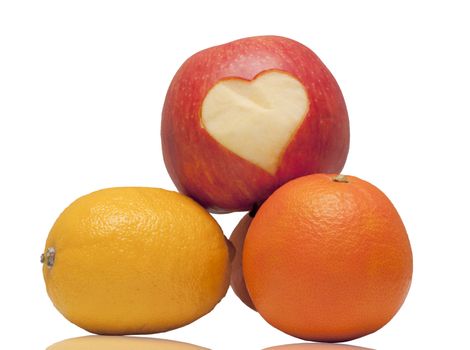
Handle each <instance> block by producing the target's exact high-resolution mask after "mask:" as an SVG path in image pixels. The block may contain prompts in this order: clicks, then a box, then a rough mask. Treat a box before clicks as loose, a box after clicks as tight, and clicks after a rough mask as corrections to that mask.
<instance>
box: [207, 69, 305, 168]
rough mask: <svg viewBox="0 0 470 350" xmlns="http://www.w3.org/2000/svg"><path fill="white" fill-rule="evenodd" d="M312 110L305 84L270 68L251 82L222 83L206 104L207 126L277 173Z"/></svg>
mask: <svg viewBox="0 0 470 350" xmlns="http://www.w3.org/2000/svg"><path fill="white" fill-rule="evenodd" d="M308 108H309V100H308V96H307V92H306V90H305V88H304V86H303V85H302V83H301V82H300V81H299V80H297V79H296V78H295V77H293V76H292V75H290V74H289V73H286V72H283V71H278V70H270V71H266V72H263V73H261V74H259V75H258V76H257V77H256V78H255V79H253V80H251V81H248V80H244V79H239V78H228V79H223V80H221V81H219V82H217V83H216V84H215V85H214V86H213V87H212V88H211V89H210V90H209V92H208V93H207V95H206V97H205V98H204V101H203V103H202V109H201V121H202V125H203V127H204V128H205V129H206V130H207V132H208V133H209V134H210V135H211V136H212V137H213V138H214V139H215V140H217V142H219V143H220V144H222V145H223V146H224V147H226V148H227V149H229V150H230V151H232V152H233V153H235V154H236V155H238V156H240V157H242V158H244V159H246V160H248V161H249V162H251V163H253V164H256V165H257V166H259V167H260V168H262V169H264V170H266V171H267V172H269V173H270V174H275V173H276V171H277V169H278V167H279V164H280V162H281V159H282V155H283V153H284V150H285V149H286V147H287V146H288V144H289V143H290V141H291V140H292V137H293V136H294V134H295V132H296V131H297V129H298V128H299V126H300V125H301V124H302V122H303V120H304V118H305V116H306V114H307V112H308Z"/></svg>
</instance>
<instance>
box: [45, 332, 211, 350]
mask: <svg viewBox="0 0 470 350" xmlns="http://www.w3.org/2000/svg"><path fill="white" fill-rule="evenodd" d="M136 349H139V350H209V349H207V348H203V347H200V346H197V345H193V344H188V343H181V342H177V341H173V340H164V339H154V338H143V337H121V336H99V335H91V336H87V337H80V338H71V339H67V340H63V341H61V342H59V343H55V344H53V345H51V346H49V347H48V348H47V349H46V350H136Z"/></svg>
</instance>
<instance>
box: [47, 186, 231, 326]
mask: <svg viewBox="0 0 470 350" xmlns="http://www.w3.org/2000/svg"><path fill="white" fill-rule="evenodd" d="M43 257H44V258H43V262H44V266H43V274H44V279H45V282H46V287H47V292H48V294H49V296H50V298H51V300H52V301H53V303H54V305H55V306H56V307H57V309H58V310H59V311H60V312H61V313H62V314H63V315H64V316H65V317H66V318H67V319H68V320H70V321H71V322H73V323H75V324H76V325H78V326H80V327H82V328H84V329H86V330H88V331H90V332H93V333H99V334H143V333H156V332H162V331H166V330H170V329H174V328H177V327H181V326H183V325H186V324H188V323H190V322H192V321H194V320H196V319H198V318H199V317H201V316H203V315H205V314H206V313H208V312H209V311H210V310H212V308H213V307H214V306H215V305H216V304H217V303H218V302H219V301H220V300H221V299H222V298H223V296H224V295H225V293H226V291H227V289H228V286H229V282H230V260H229V251H228V247H227V244H226V241H225V237H224V235H223V233H222V231H221V229H220V227H219V225H218V224H217V222H216V221H215V220H214V219H213V218H212V216H210V214H209V213H208V212H207V211H206V210H205V209H204V208H202V207H201V206H200V205H199V204H197V203H196V202H195V201H193V200H192V199H190V198H188V197H186V196H184V195H182V194H179V193H176V192H171V191H165V190H162V189H157V188H142V187H122V188H108V189H104V190H101V191H97V192H93V193H91V194H88V195H86V196H83V197H81V198H79V199H77V200H76V201H75V202H73V203H72V204H71V205H70V206H69V207H68V208H66V209H65V210H64V212H63V213H62V214H61V215H60V216H59V218H58V219H57V221H56V222H55V224H54V226H53V227H52V229H51V231H50V233H49V237H48V239H47V242H46V247H45V251H44V255H43Z"/></svg>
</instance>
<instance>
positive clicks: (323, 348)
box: [263, 343, 374, 350]
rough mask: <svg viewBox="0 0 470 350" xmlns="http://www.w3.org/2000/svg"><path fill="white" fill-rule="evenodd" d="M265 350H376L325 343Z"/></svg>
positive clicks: (274, 347)
mask: <svg viewBox="0 0 470 350" xmlns="http://www.w3.org/2000/svg"><path fill="white" fill-rule="evenodd" d="M263 350H374V349H370V348H362V347H359V346H353V345H342V344H324V343H315V344H312V343H303V344H289V345H278V346H273V347H270V348H266V349H263Z"/></svg>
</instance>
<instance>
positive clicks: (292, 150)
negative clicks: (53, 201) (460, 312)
mask: <svg viewBox="0 0 470 350" xmlns="http://www.w3.org/2000/svg"><path fill="white" fill-rule="evenodd" d="M161 137H162V150H163V156H164V160H165V165H166V167H167V170H168V172H169V174H170V176H171V178H172V179H173V181H174V183H175V185H176V187H177V189H178V190H179V192H180V193H176V192H172V191H166V190H163V189H157V188H144V187H122V188H108V189H103V190H100V191H97V192H93V193H91V194H88V195H85V196H83V197H81V198H79V199H77V200H76V201H75V202H73V203H72V204H71V205H70V206H69V207H67V208H66V209H65V210H64V212H63V213H62V214H61V215H60V216H59V218H58V219H57V220H56V222H55V224H54V225H53V227H52V229H51V231H50V233H49V237H48V239H47V242H46V246H45V248H44V253H43V254H42V256H41V260H42V262H43V274H44V279H45V282H46V287H47V292H48V294H49V296H50V298H51V300H52V302H53V303H54V305H55V306H56V308H57V309H58V310H59V311H60V312H61V313H62V314H63V315H64V316H65V317H66V318H67V319H68V320H70V321H71V322H73V323H75V324H76V325H78V326H80V327H82V328H84V329H86V330H88V331H90V332H93V333H98V334H114V335H122V334H146V333H156V332H163V331H167V330H171V329H175V328H177V327H181V326H184V325H187V324H189V323H191V322H193V321H195V320H196V319H198V318H200V317H201V316H203V315H205V314H207V313H208V312H209V311H210V310H212V309H213V308H214V307H215V305H216V304H217V303H218V302H219V301H220V300H221V299H222V298H223V297H224V295H225V294H226V292H227V289H228V287H229V285H230V284H231V285H232V288H233V290H234V291H235V293H236V294H237V295H238V296H239V297H240V299H241V300H242V301H243V302H244V303H245V304H246V305H248V306H249V307H250V308H252V309H253V310H256V311H257V312H259V314H260V315H261V316H262V317H263V318H264V319H265V320H266V321H267V322H268V323H270V324H271V325H273V326H274V327H276V328H278V329H280V330H281V331H283V332H285V333H288V334H290V335H293V336H296V337H299V338H302V339H306V340H315V341H326V342H338V341H345V340H350V339H354V338H357V337H361V336H364V335H366V334H369V333H371V332H374V331H376V330H378V329H379V328H381V327H382V326H384V325H385V324H386V323H387V322H388V321H390V320H391V318H392V317H393V316H394V315H395V314H396V312H397V311H398V309H399V308H400V306H401V305H402V304H403V302H404V300H405V298H406V295H407V293H408V290H409V287H410V283H411V277H412V252H411V247H410V243H409V240H408V236H407V233H406V230H405V227H404V225H403V223H402V221H401V219H400V216H399V215H398V213H397V211H396V209H395V208H394V206H393V204H392V203H391V202H390V200H389V199H388V198H387V197H386V196H385V194H383V193H382V192H381V191H380V190H379V189H377V188H376V187H374V186H373V185H371V184H370V183H368V182H365V181H363V180H361V179H359V178H357V177H354V176H345V175H341V174H339V172H340V171H341V170H342V168H343V166H344V163H345V161H346V157H347V153H348V149H349V121H348V114H347V109H346V105H345V102H344V99H343V96H342V93H341V90H340V88H339V86H338V84H337V83H336V81H335V79H334V77H333V76H332V74H331V73H330V72H329V70H328V69H327V68H326V66H325V65H324V64H323V63H322V62H321V61H320V59H319V58H318V57H317V56H316V55H315V54H314V53H313V52H312V51H311V50H310V49H308V48H307V47H305V46H303V45H302V44H300V43H298V42H296V41H293V40H291V39H287V38H282V37H276V36H263V37H251V38H246V39H241V40H237V41H234V42H231V43H228V44H225V45H221V46H216V47H212V48H209V49H206V50H203V51H200V52H198V53H196V54H195V55H193V56H192V57H190V58H189V59H188V60H187V61H186V62H185V63H183V65H182V66H181V68H180V69H179V70H178V72H177V73H176V75H175V77H174V78H173V81H172V82H171V84H170V87H169V89H168V93H167V96H166V99H165V104H164V107H163V113H162V124H161ZM208 211H211V212H214V213H228V212H233V211H249V213H248V214H247V215H246V216H245V217H244V218H243V219H242V220H241V222H240V223H239V224H238V226H237V227H236V228H235V230H234V232H233V234H232V236H231V237H230V240H228V239H226V238H225V236H224V234H223V232H222V231H221V229H220V227H219V225H218V224H217V222H216V221H215V220H214V218H213V217H212V216H211V215H210V214H209V212H208Z"/></svg>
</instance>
